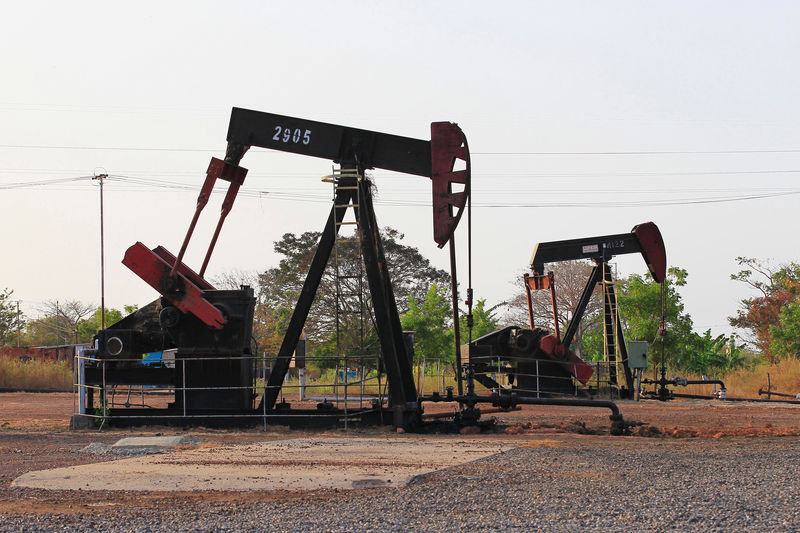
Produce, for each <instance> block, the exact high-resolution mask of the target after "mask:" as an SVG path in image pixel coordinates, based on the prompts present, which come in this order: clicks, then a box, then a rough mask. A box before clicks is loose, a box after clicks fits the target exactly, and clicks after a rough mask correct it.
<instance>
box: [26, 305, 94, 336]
mask: <svg viewBox="0 0 800 533" xmlns="http://www.w3.org/2000/svg"><path fill="white" fill-rule="evenodd" d="M94 310H95V306H94V305H93V304H87V303H83V302H80V301H78V300H67V301H64V302H58V301H54V300H47V301H45V302H44V306H43V309H42V315H43V316H42V317H41V319H38V320H36V321H34V322H36V324H35V325H34V324H31V326H34V330H35V331H36V332H37V336H41V337H40V338H39V341H40V342H37V343H36V344H38V345H40V346H41V345H58V344H73V343H78V342H79V338H80V331H79V330H78V324H79V323H80V322H81V320H82V319H83V317H85V316H87V315H88V314H89V313H91V312H93V311H94ZM42 340H45V341H46V343H42V342H41V341H42Z"/></svg>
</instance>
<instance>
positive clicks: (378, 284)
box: [85, 108, 470, 428]
mask: <svg viewBox="0 0 800 533" xmlns="http://www.w3.org/2000/svg"><path fill="white" fill-rule="evenodd" d="M227 141H228V145H227V150H226V155H225V159H224V160H220V159H217V158H212V160H211V163H210V164H209V167H208V171H207V173H206V179H205V182H204V184H203V186H202V189H201V191H200V195H199V197H198V200H197V206H196V209H195V212H194V216H193V218H192V221H191V223H190V225H189V229H188V231H187V233H186V237H185V239H184V241H183V244H182V246H181V248H180V251H179V253H178V255H177V256H174V255H173V254H171V253H170V252H169V251H167V250H166V248H164V247H162V246H157V247H155V248H153V249H151V248H149V247H147V246H145V245H144V244H142V243H140V242H137V243H136V244H134V245H133V246H131V247H130V248H129V249H128V250H127V252H126V253H125V257H124V259H123V264H125V265H126V266H127V267H128V268H130V269H131V270H132V271H133V272H134V273H136V274H137V275H138V276H139V277H140V278H142V279H143V280H144V281H146V282H147V283H148V284H149V285H150V286H151V287H152V288H153V289H155V290H156V291H157V292H158V293H159V294H160V297H159V298H158V299H157V300H155V301H153V302H152V303H150V304H149V305H147V306H145V307H143V308H142V309H139V310H138V311H136V312H134V313H132V314H131V315H129V316H127V317H125V318H123V319H122V320H121V321H119V322H117V323H116V324H113V325H112V326H110V327H108V328H106V329H105V330H101V331H100V332H99V333H98V334H97V336H96V349H95V350H93V352H91V354H90V355H91V357H93V359H92V360H90V361H89V362H88V363H87V365H86V369H85V384H86V385H87V387H86V389H85V390H86V395H87V398H86V402H87V405H89V406H90V408H91V406H92V405H93V403H94V399H93V395H94V391H95V390H99V391H100V393H101V394H104V393H105V391H106V390H107V388H108V387H112V386H115V385H131V384H136V385H146V386H165V387H167V388H172V389H173V390H174V391H175V396H174V400H173V401H172V402H170V403H169V405H168V407H166V408H163V409H146V410H145V409H141V410H136V409H126V410H125V412H124V413H114V412H110V413H109V415H110V416H111V417H112V418H114V415H115V414H116V415H119V416H117V417H116V421H117V422H123V423H129V424H141V423H153V422H154V421H156V420H159V419H160V420H161V422H164V423H169V422H173V423H176V421H180V422H177V423H198V424H200V423H202V424H209V423H216V424H219V423H241V421H242V420H243V418H242V417H245V418H246V417H248V416H252V417H262V418H265V420H266V419H268V418H269V416H270V414H271V413H275V412H276V410H277V406H276V401H277V398H278V396H279V393H280V388H281V385H282V383H283V380H284V377H285V376H286V373H287V371H288V369H289V365H290V361H291V358H292V355H293V353H294V351H295V348H296V347H297V345H298V341H299V339H300V336H301V334H302V331H303V327H304V324H305V322H306V318H307V317H308V313H309V310H310V308H311V304H312V302H313V300H314V296H315V294H316V292H317V288H318V286H319V284H320V281H321V279H322V274H323V270H324V268H325V265H326V264H327V262H328V258H329V257H330V255H331V250H332V248H333V245H334V241H335V238H336V234H337V232H338V231H339V228H340V226H341V223H342V220H343V217H344V216H345V211H346V210H347V209H348V208H352V209H353V210H354V212H355V217H356V220H357V221H358V231H359V233H360V235H359V236H360V242H361V253H362V255H363V260H364V268H365V272H366V277H367V281H368V286H369V292H370V296H371V299H372V305H373V308H374V312H375V323H376V328H377V334H378V338H379V340H380V357H381V362H382V366H383V368H384V369H385V372H386V375H387V381H388V413H387V414H389V415H390V416H388V419H389V420H392V421H393V423H394V424H395V425H396V426H398V427H404V428H413V427H416V426H418V425H419V423H420V420H421V414H422V409H421V407H420V402H419V397H418V394H417V390H416V387H415V384H414V379H413V374H412V367H411V361H410V358H409V354H408V348H407V345H406V343H405V342H404V339H403V332H402V329H401V325H400V318H399V315H398V311H397V305H396V302H395V296H394V291H393V289H392V283H391V280H390V277H389V270H388V268H387V265H386V258H385V256H384V250H383V245H382V241H381V235H380V232H379V228H378V224H377V221H376V217H375V210H374V207H373V193H372V189H371V187H370V182H369V181H368V180H367V179H365V177H364V171H365V170H367V169H372V168H380V169H386V170H391V171H395V172H401V173H406V174H411V175H417V176H424V177H428V178H430V179H431V186H432V204H433V237H434V241H435V242H436V243H437V245H438V246H439V247H440V248H441V247H443V246H444V245H445V244H448V243H449V244H450V255H451V267H452V271H451V275H452V278H453V280H455V279H456V273H455V260H454V257H455V249H454V241H453V233H454V232H455V229H456V227H457V226H458V223H459V220H460V219H461V216H462V214H463V213H464V211H465V206H466V204H467V200H468V198H469V194H470V156H469V148H468V146H467V140H466V137H465V136H464V134H463V132H462V131H461V129H460V128H459V127H458V126H457V125H456V124H453V123H450V122H434V123H432V124H431V139H430V140H429V141H427V140H419V139H413V138H408V137H401V136H397V135H390V134H386V133H380V132H375V131H368V130H362V129H356V128H349V127H344V126H338V125H334V124H327V123H323V122H316V121H311V120H306V119H301V118H294V117H288V116H282V115H276V114H272V113H264V112H259V111H252V110H247V109H240V108H234V109H233V111H232V113H231V118H230V124H229V128H228V136H227ZM253 146H256V147H261V148H267V149H272V150H280V151H284V152H291V153H294V154H299V155H305V156H311V157H317V158H323V159H328V160H331V161H333V162H334V163H338V164H339V166H340V168H341V169H342V170H343V171H342V173H341V175H340V177H339V178H338V182H339V183H338V186H337V189H336V193H335V199H334V205H333V207H332V208H331V211H330V214H329V216H328V219H327V222H326V224H325V228H324V230H323V232H322V236H321V238H320V241H319V243H318V246H317V249H316V252H315V255H314V258H313V260H312V262H311V266H310V269H309V272H308V274H307V276H306V279H305V283H304V284H303V288H302V290H301V292H300V295H299V298H298V300H297V304H296V306H295V308H294V312H293V313H292V316H291V319H290V321H289V325H288V327H287V330H286V333H285V335H284V338H283V342H282V344H281V347H280V349H279V351H278V354H277V358H276V359H275V362H274V364H273V365H272V368H271V372H270V375H269V379H268V382H267V383H266V386H265V387H264V394H263V395H262V396H261V398H260V401H259V403H258V405H257V406H255V400H256V399H257V398H256V393H255V391H254V389H253V378H254V376H253V356H254V354H253V353H252V349H251V332H252V325H253V312H254V305H255V298H254V293H253V289H252V288H250V287H246V286H242V287H241V288H240V289H239V290H217V289H215V288H214V287H213V286H212V285H211V283H209V282H208V281H207V280H206V279H205V277H204V274H205V271H206V268H207V266H208V264H209V260H210V258H211V255H212V252H213V250H214V247H215V244H216V242H217V238H218V237H219V235H220V231H221V229H222V226H223V223H224V221H225V218H226V217H227V216H228V214H229V213H230V211H231V209H232V207H233V203H234V200H235V198H236V195H237V193H238V191H239V188H240V187H241V185H242V184H243V183H244V180H245V177H246V175H247V169H245V168H243V167H241V166H239V163H240V161H241V159H242V157H243V156H244V154H245V153H246V152H247V150H248V149H249V148H250V147H253ZM218 179H221V180H224V181H227V182H228V183H229V186H228V190H227V194H226V195H225V198H224V200H223V203H222V210H221V214H220V218H219V221H218V223H217V226H216V229H215V231H214V234H213V237H212V238H211V242H210V244H209V246H208V249H207V252H206V255H205V259H204V260H203V264H202V267H201V268H200V270H199V272H195V271H193V270H192V269H191V268H189V267H188V266H187V265H186V264H184V263H183V257H184V254H185V252H186V249H187V246H188V244H189V241H190V239H191V237H192V234H193V232H194V229H195V226H196V224H197V221H198V218H199V216H200V214H201V212H202V210H203V208H204V207H205V206H206V204H207V203H208V200H209V197H210V196H211V193H212V190H213V187H214V184H215V183H216V181H217V180H218ZM453 287H454V288H455V287H456V284H455V281H454V282H453ZM454 293H455V291H454ZM456 298H457V297H456V296H455V295H454V300H456ZM454 307H455V306H454ZM456 312H457V311H456ZM164 350H173V351H174V361H172V363H171V364H161V365H157V366H156V365H148V364H146V363H145V362H140V361H137V360H136V358H138V357H141V354H143V353H148V352H156V351H164ZM103 403H104V402H103V400H102V399H101V404H103ZM386 410H387V409H386V408H385V407H384V406H383V405H373V407H372V408H371V409H366V410H365V412H364V413H363V415H364V416H363V418H364V419H365V420H368V419H370V418H372V419H377V418H378V417H380V418H381V419H383V415H384V411H386ZM112 411H113V410H112ZM298 411H299V410H298ZM107 412H108V410H107ZM351 414H352V410H351ZM281 415H282V420H283V422H282V423H287V422H290V423H291V421H292V420H291V417H288V418H287V416H286V413H285V412H284V413H281ZM307 415H308V414H307V413H298V417H303V416H307ZM298 419H299V418H298ZM304 420H305V419H304Z"/></svg>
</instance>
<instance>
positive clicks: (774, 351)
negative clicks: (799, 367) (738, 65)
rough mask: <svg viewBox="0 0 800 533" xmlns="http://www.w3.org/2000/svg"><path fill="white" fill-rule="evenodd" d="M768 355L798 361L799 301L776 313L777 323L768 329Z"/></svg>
mask: <svg viewBox="0 0 800 533" xmlns="http://www.w3.org/2000/svg"><path fill="white" fill-rule="evenodd" d="M769 335H770V337H771V339H770V344H769V351H770V354H771V355H772V356H773V357H775V358H779V359H782V358H792V359H800V300H797V299H795V300H792V301H790V302H789V303H787V304H786V305H785V306H784V307H783V308H781V310H780V311H779V312H778V323H777V324H775V325H771V326H770V328H769Z"/></svg>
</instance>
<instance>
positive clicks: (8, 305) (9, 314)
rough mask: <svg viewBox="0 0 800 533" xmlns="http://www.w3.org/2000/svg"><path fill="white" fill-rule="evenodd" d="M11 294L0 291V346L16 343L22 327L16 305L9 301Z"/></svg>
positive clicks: (6, 290) (11, 292) (7, 291)
mask: <svg viewBox="0 0 800 533" xmlns="http://www.w3.org/2000/svg"><path fill="white" fill-rule="evenodd" d="M13 294H14V291H12V290H9V289H3V290H2V291H0V346H6V345H10V344H14V343H16V340H17V333H18V331H19V328H21V327H22V326H23V325H24V321H23V320H22V316H21V315H20V314H19V313H18V312H17V303H16V302H14V301H13V300H12V299H11V296H12V295H13Z"/></svg>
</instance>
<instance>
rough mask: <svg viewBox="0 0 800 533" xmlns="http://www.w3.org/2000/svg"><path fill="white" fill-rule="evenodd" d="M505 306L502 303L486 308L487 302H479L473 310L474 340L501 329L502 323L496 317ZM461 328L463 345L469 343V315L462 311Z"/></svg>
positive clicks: (460, 317)
mask: <svg viewBox="0 0 800 533" xmlns="http://www.w3.org/2000/svg"><path fill="white" fill-rule="evenodd" d="M503 305H505V303H501V304H498V305H495V306H493V307H489V308H488V309H487V308H486V300H485V299H484V300H478V301H477V302H476V303H475V306H474V307H473V308H472V339H473V340H475V339H477V338H478V337H482V336H483V335H486V334H487V333H491V332H493V331H495V330H497V329H499V327H500V321H499V319H498V318H497V317H496V316H495V311H497V309H499V308H500V307H502V306H503ZM459 327H460V333H461V344H466V343H467V342H468V340H469V339H468V329H467V315H466V311H462V312H461V314H460V316H459Z"/></svg>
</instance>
